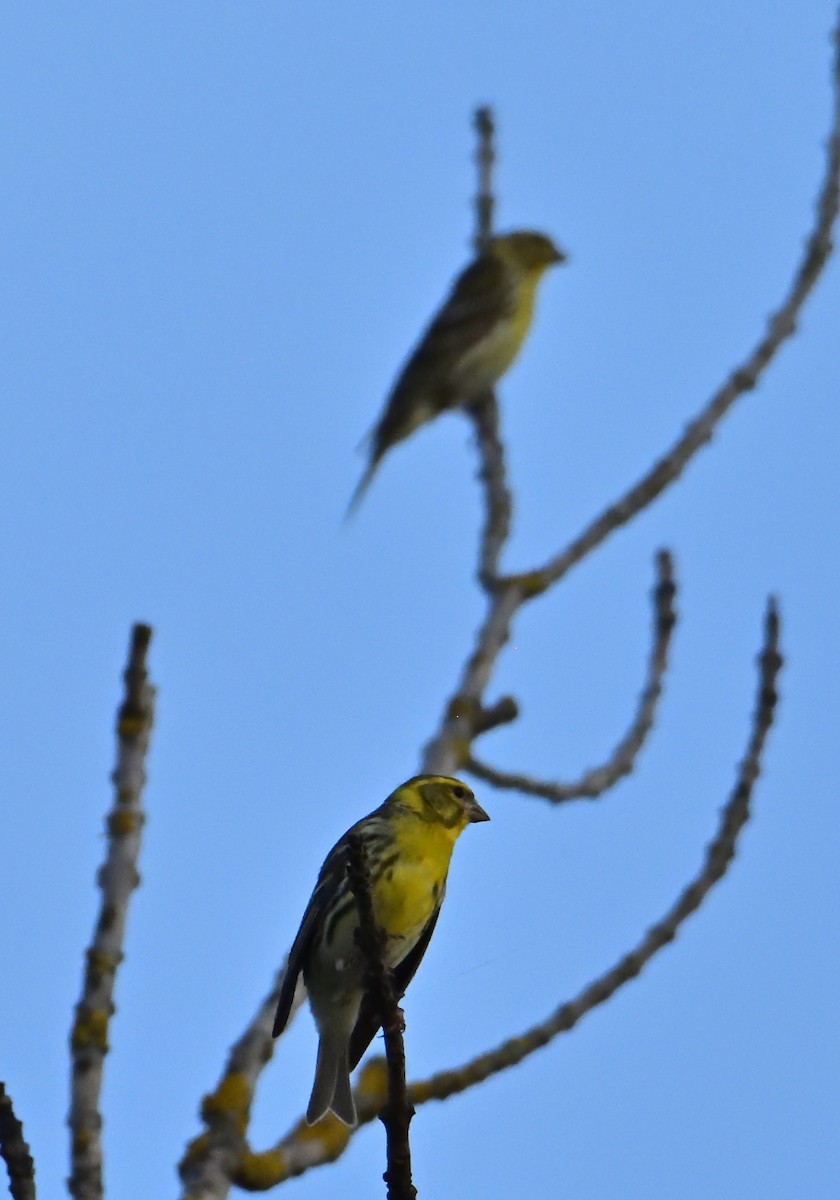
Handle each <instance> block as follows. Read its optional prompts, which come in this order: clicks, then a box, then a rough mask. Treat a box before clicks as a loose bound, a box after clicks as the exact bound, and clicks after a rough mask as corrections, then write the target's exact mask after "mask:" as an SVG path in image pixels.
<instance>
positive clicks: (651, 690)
mask: <svg viewBox="0 0 840 1200" xmlns="http://www.w3.org/2000/svg"><path fill="white" fill-rule="evenodd" d="M656 572H657V582H656V586H655V587H654V589H653V593H652V594H653V635H654V636H653V646H652V648H651V653H650V661H649V663H648V672H647V680H646V682H645V686H644V688H643V690H642V694H641V696H640V697H639V704H638V708H637V711H636V715H635V717H634V718H633V722H632V724H631V725H630V728H629V729H628V730H627V732H626V733H625V735H624V737H623V738H622V739H621V741H620V742H619V743H618V745H617V746H616V748H615V750H614V751H613V752H612V754H611V755H610V757H609V758H608V759H607V761H606V762H604V763H602V764H601V765H600V766H598V767H592V768H591V769H590V770H589V771H587V772H586V773H585V774H584V775H582V776H581V777H580V779H577V780H575V781H574V782H573V783H553V782H549V781H543V780H539V779H534V778H533V777H532V776H530V775H523V774H518V773H513V772H510V771H499V770H498V769H497V768H496V767H491V766H488V765H487V764H486V763H483V762H481V761H480V760H479V759H477V758H476V757H475V756H474V755H470V757H469V759H468V760H467V761H466V762H465V763H464V768H463V769H464V770H466V771H469V772H471V774H473V775H476V776H478V778H479V779H483V780H484V781H485V783H489V784H492V785H493V787H498V788H509V789H513V790H516V791H519V792H525V793H527V794H528V795H531V796H541V797H542V798H543V799H545V800H551V801H552V802H553V803H555V804H562V803H565V802H566V801H568V800H582V799H587V800H594V799H596V798H597V797H599V796H602V795H603V794H604V792H606V791H607V790H608V789H609V788H611V787H613V786H614V784H616V783H617V782H618V781H619V779H622V778H623V777H624V776H625V775H629V774H630V772H631V771H632V770H633V768H634V767H635V764H636V758H637V757H638V754H639V752H640V750H641V749H642V746H643V745H644V744H645V741H646V740H647V736H648V734H649V733H650V731H651V730H652V729H653V724H654V721H655V719H656V711H657V707H658V704H659V700H660V698H661V696H662V688H663V683H664V679H665V672H666V671H667V669H668V652H669V649H670V645H671V635H672V633H673V630H674V626H675V624H676V621H677V616H676V612H675V611H674V597H675V596H676V590H677V589H676V585H675V583H674V564H673V560H672V558H671V555H670V553H669V551H667V550H660V552H659V554H658V555H657V556H656Z"/></svg>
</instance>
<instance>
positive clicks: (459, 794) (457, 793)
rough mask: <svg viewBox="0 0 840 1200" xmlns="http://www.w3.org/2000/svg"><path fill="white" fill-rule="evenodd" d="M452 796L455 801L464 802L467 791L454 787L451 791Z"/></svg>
mask: <svg viewBox="0 0 840 1200" xmlns="http://www.w3.org/2000/svg"><path fill="white" fill-rule="evenodd" d="M452 795H453V796H454V797H455V799H456V800H466V798H467V789H466V788H462V787H454V788H453V789H452Z"/></svg>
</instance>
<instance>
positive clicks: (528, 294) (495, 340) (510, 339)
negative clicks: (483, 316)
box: [456, 268, 543, 396]
mask: <svg viewBox="0 0 840 1200" xmlns="http://www.w3.org/2000/svg"><path fill="white" fill-rule="evenodd" d="M542 274H543V269H542V268H540V269H532V270H530V271H527V272H525V273H524V274H523V275H522V277H521V278H520V279H519V280H518V281H517V282H516V284H515V285H514V289H515V292H514V303H513V306H512V311H511V312H510V313H509V314H508V315H507V316H505V317H504V318H503V319H502V320H500V321H497V322H496V324H495V325H494V326H493V327H492V328H491V329H490V331H489V332H488V333H487V334H486V336H485V337H483V338H482V339H481V341H480V342H477V343H476V345H475V346H473V347H472V349H471V350H469V351H468V352H467V353H466V354H465V355H464V356H463V358H462V360H461V362H460V363H459V364H458V368H457V373H456V374H457V381H456V383H457V385H458V386H459V390H461V391H462V392H463V393H464V394H465V395H467V396H472V395H476V394H477V393H478V392H482V391H485V390H486V389H487V388H491V387H493V385H494V384H495V383H496V382H497V381H498V380H499V379H501V377H502V375H504V373H505V371H507V369H508V367H510V366H511V365H512V363H513V361H514V359H515V358H516V356H517V354H518V353H519V351H520V350H521V348H522V343H523V342H524V341H525V337H526V335H527V333H528V330H529V329H530V327H531V322H532V320H533V319H534V302H535V299H536V292H537V284H538V283H539V281H540V277H541V276H542Z"/></svg>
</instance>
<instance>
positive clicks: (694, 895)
mask: <svg viewBox="0 0 840 1200" xmlns="http://www.w3.org/2000/svg"><path fill="white" fill-rule="evenodd" d="M758 663H759V685H758V695H757V699H756V706H755V713H754V716H753V721H752V731H751V734H750V739H749V742H748V745H747V750H746V753H745V755H744V758H743V760H742V762H741V764H740V766H739V768H738V774H737V777H736V781H735V787H734V788H733V790H732V794H731V795H730V798H729V801H728V803H727V804H726V807H725V808H724V810H723V812H722V813H721V817H720V821H719V824H718V830H717V833H716V835H715V837H714V840H713V841H712V842H710V844H709V846H708V848H707V850H706V855H705V859H704V861H703V864H702V866H701V868H700V870H699V872H698V874H697V875H696V876H695V878H694V879H693V880H692V881H691V883H690V884H689V885H688V886H687V887H686V888H684V889H683V891H682V892H681V893H680V895H679V896H678V898H677V900H676V901H675V902H674V904H673V905H672V906H671V908H670V909H669V910H668V911H667V913H666V914H665V916H664V917H662V919H661V920H660V921H657V923H656V924H655V925H652V926H651V928H650V929H649V930H648V931H647V933H646V934H645V935H644V937H643V938H642V939H641V941H640V942H639V944H638V945H637V946H636V947H635V949H633V950H631V951H630V953H629V954H625V955H624V956H623V957H622V958H621V959H619V961H618V962H617V963H616V964H615V965H614V966H613V967H611V968H610V969H609V970H608V971H606V972H605V973H604V974H603V975H601V976H600V977H599V978H598V979H596V980H595V981H594V982H593V983H590V984H589V985H588V987H585V988H584V989H583V991H582V992H581V993H580V994H579V995H578V996H576V997H575V998H574V999H573V1000H569V1001H567V1002H566V1003H565V1004H561V1005H560V1007H559V1008H557V1009H555V1011H554V1012H553V1013H552V1014H551V1016H549V1017H548V1019H547V1020H545V1021H541V1022H540V1023H538V1024H536V1025H533V1026H532V1027H531V1028H530V1029H527V1030H526V1031H525V1032H524V1033H522V1034H520V1035H519V1036H518V1037H514V1038H509V1039H508V1040H507V1041H505V1042H503V1043H502V1044H501V1045H500V1046H497V1047H496V1049H494V1050H490V1051H488V1052H487V1053H485V1054H480V1055H478V1056H477V1057H476V1058H473V1059H471V1060H470V1061H469V1062H467V1063H464V1064H463V1065H462V1066H460V1067H455V1068H453V1069H452V1070H449V1071H439V1072H438V1073H437V1074H435V1075H432V1076H430V1077H429V1078H428V1079H425V1080H419V1081H418V1082H416V1083H412V1084H410V1085H409V1088H408V1095H409V1099H410V1100H411V1101H412V1102H413V1103H414V1104H425V1103H426V1101H428V1100H445V1099H447V1098H448V1097H449V1096H453V1095H455V1094H457V1093H458V1092H464V1091H466V1090H467V1089H468V1088H470V1087H473V1086H475V1085H476V1084H478V1083H483V1082H484V1080H485V1079H489V1078H490V1076H491V1075H496V1074H498V1073H499V1072H500V1071H504V1070H506V1069H507V1068H508V1067H513V1066H516V1064H517V1063H520V1062H522V1060H523V1059H525V1058H527V1057H528V1055H529V1054H533V1052H534V1051H535V1050H539V1049H541V1048H542V1047H543V1046H546V1045H548V1043H549V1042H550V1041H552V1040H553V1039H554V1038H555V1037H557V1036H558V1034H561V1033H568V1032H569V1030H570V1029H573V1028H574V1026H575V1025H577V1023H578V1022H579V1021H580V1020H581V1018H582V1017H584V1016H586V1014H587V1013H588V1012H591V1011H592V1009H593V1008H597V1006H598V1005H599V1004H603V1003H604V1001H606V1000H609V999H610V997H611V996H613V995H614V994H615V993H616V992H617V991H618V989H619V988H620V987H622V986H623V985H624V984H625V983H629V982H630V980H631V979H635V978H636V976H637V975H639V974H640V973H641V972H642V970H643V969H644V968H645V967H646V966H647V964H648V963H649V962H650V960H651V959H652V958H653V957H654V955H656V954H657V953H658V952H659V951H660V950H662V949H663V948H664V947H665V946H667V945H669V944H670V943H671V942H672V941H673V940H674V938H675V937H676V935H677V932H678V931H679V928H680V926H681V925H682V923H683V922H684V921H685V920H686V918H688V917H690V916H691V914H692V913H694V912H696V911H697V909H698V908H699V907H700V905H701V904H702V903H703V901H704V900H705V899H706V897H707V896H708V895H709V893H710V892H711V890H712V889H713V888H714V886H715V884H717V883H718V882H719V881H720V880H721V879H722V878H723V876H724V875H725V874H726V871H727V869H728V867H729V865H730V863H731V862H732V860H733V858H734V857H735V850H736V846H737V842H738V837H739V835H740V833H741V831H742V830H743V828H744V826H745V825H746V823H747V821H748V820H749V817H750V799H751V796H752V790H753V787H754V785H755V782H756V780H757V779H758V776H759V773H760V769H761V755H762V752H763V750H764V744H765V742H766V740H767V734H768V732H769V730H770V726H771V725H772V723H773V716H774V713H775V710H776V704H777V700H778V693H777V691H776V680H777V677H778V674H779V671H780V670H781V667H782V657H781V654H780V652H779V617H778V613H777V610H776V605H775V602H774V601H773V600H772V599H771V600H770V602H769V603H768V606H767V613H766V616H765V626H764V645H763V647H762V650H761V653H760V655H759V658H758ZM383 1075H384V1072H383V1064H382V1060H381V1059H380V1058H375V1059H372V1060H370V1061H369V1062H367V1063H366V1064H365V1066H364V1068H363V1070H362V1072H361V1075H360V1078H359V1082H358V1084H357V1086H356V1089H355V1093H354V1094H355V1097H356V1108H357V1110H358V1114H359V1126H361V1125H364V1124H366V1123H367V1122H368V1121H372V1120H373V1118H374V1117H375V1116H376V1115H377V1113H378V1111H379V1108H380V1107H381V1105H382V1103H383V1102H384V1080H383ZM304 1128H305V1127H304V1126H303V1125H302V1123H301V1124H299V1125H297V1126H296V1127H295V1128H294V1129H293V1130H291V1132H290V1133H289V1134H288V1135H287V1136H286V1137H285V1138H284V1139H283V1140H282V1141H280V1142H278V1144H277V1145H276V1146H275V1147H273V1149H271V1150H268V1151H266V1152H265V1154H263V1155H253V1156H252V1159H253V1163H254V1165H255V1166H257V1165H259V1168H260V1170H259V1172H258V1171H256V1170H255V1172H254V1175H253V1178H254V1179H256V1178H259V1179H261V1180H264V1181H266V1182H264V1184H263V1186H265V1187H270V1186H274V1185H275V1184H277V1183H281V1182H283V1181H284V1180H285V1179H290V1178H292V1177H293V1176H295V1175H301V1174H303V1172H304V1171H307V1170H309V1168H310V1167H314V1166H320V1165H322V1164H323V1163H325V1162H330V1161H332V1159H333V1158H335V1157H337V1154H340V1153H341V1150H338V1151H337V1150H336V1146H335V1142H334V1140H333V1139H332V1137H331V1130H325V1131H324V1133H323V1135H322V1137H321V1138H312V1137H309V1136H307V1137H305V1136H304V1132H303V1131H304ZM269 1179H270V1182H268V1180H269Z"/></svg>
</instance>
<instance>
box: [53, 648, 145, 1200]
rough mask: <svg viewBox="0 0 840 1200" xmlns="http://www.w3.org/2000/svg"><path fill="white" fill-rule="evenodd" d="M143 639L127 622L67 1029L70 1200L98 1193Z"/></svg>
mask: <svg viewBox="0 0 840 1200" xmlns="http://www.w3.org/2000/svg"><path fill="white" fill-rule="evenodd" d="M151 638H152V630H151V628H150V627H149V626H148V625H135V626H134V629H133V630H132V635H131V647H130V650H129V656H128V665H127V667H126V669H125V672H124V679H125V699H124V700H123V702H122V704H121V706H120V709H119V711H118V713H117V764H116V767H115V768H114V773H113V776H112V778H113V782H114V793H115V794H114V807H113V808H112V809H111V811H110V813H109V814H108V819H107V835H108V849H107V853H106V856H105V862H104V863H103V865H102V867H101V868H100V870H99V876H98V883H99V887H100V889H101V891H102V902H101V905H100V909H99V917H98V919H97V922H96V927H95V929H94V933H93V939H92V941H91V944H90V947H89V949H88V951H87V954H86V956H85V959H86V962H85V975H84V981H83V984H82V995H81V998H80V1000H79V1003H78V1004H77V1005H76V1015H75V1017H74V1020H73V1028H72V1030H71V1032H70V1050H71V1056H72V1065H73V1073H72V1081H71V1089H70V1113H69V1115H68V1118H67V1124H68V1125H69V1127H70V1133H71V1147H70V1167H71V1173H70V1179H69V1180H68V1187H69V1189H70V1194H71V1195H72V1196H74V1197H75V1198H76V1200H101V1197H102V1195H103V1189H102V1117H101V1115H100V1112H99V1096H100V1093H101V1091H102V1078H103V1073H104V1066H105V1055H106V1054H107V1053H108V1025H109V1022H110V1020H111V1014H112V1013H113V1011H114V983H115V980H116V974H117V968H118V967H119V964H120V962H121V961H122V957H123V950H122V948H123V943H124V940H125V924H126V918H127V916H128V904H129V901H130V899H131V893H132V892H133V891H134V889H135V888H136V887H137V885H138V883H139V882H140V876H139V874H138V872H137V860H138V857H139V854H140V841H141V833H142V830H143V823H144V821H145V813H144V812H143V788H144V786H145V784H146V767H145V762H146V756H147V754H148V750H149V740H150V738H151V733H152V723H153V720H154V699H155V689H154V688H153V687H152V685H151V684H150V683H149V681H148V675H147V673H146V655H147V652H148V649H149V642H150V641H151Z"/></svg>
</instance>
